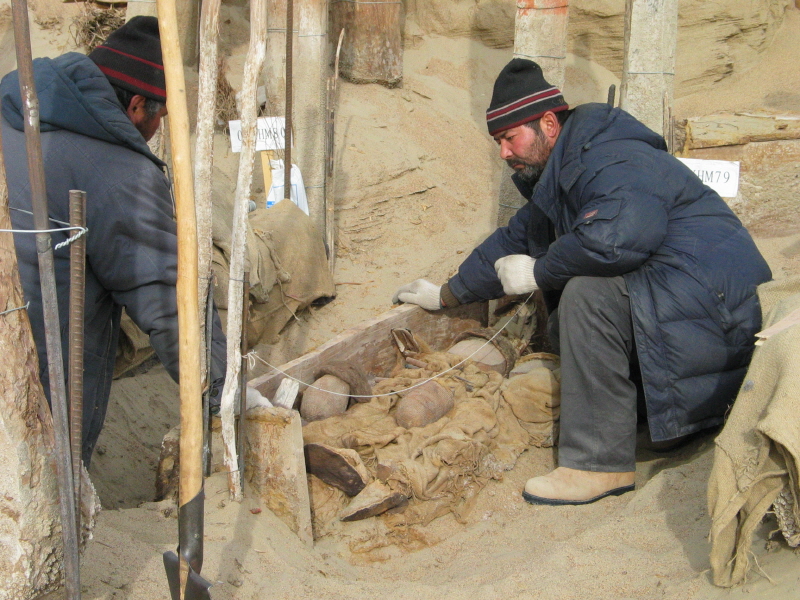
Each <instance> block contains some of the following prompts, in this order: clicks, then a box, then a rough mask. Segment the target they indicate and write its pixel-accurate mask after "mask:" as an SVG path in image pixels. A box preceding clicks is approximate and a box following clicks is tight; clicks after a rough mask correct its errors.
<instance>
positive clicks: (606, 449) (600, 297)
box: [548, 277, 638, 472]
mask: <svg viewBox="0 0 800 600" xmlns="http://www.w3.org/2000/svg"><path fill="white" fill-rule="evenodd" d="M548 333H549V335H550V341H551V343H552V345H553V348H554V349H555V350H556V352H558V353H559V354H560V356H561V433H560V436H559V441H558V464H559V466H562V467H569V468H572V469H580V470H582V471H602V472H626V471H634V470H635V469H636V416H637V401H636V398H637V393H636V385H635V383H634V382H633V380H632V377H631V372H632V370H636V371H638V363H636V361H635V358H636V350H635V345H634V340H633V324H632V322H631V306H630V299H629V297H628V288H627V286H626V285H625V280H624V279H623V278H622V277H575V278H573V279H571V280H570V281H569V282H568V283H567V285H566V287H565V288H564V292H563V294H562V296H561V301H560V302H559V305H558V309H557V310H556V311H554V312H553V313H551V314H550V318H549V321H548ZM632 362H634V365H633V366H632V364H631V363H632ZM636 374H638V373H636Z"/></svg>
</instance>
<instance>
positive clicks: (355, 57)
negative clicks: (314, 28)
mask: <svg viewBox="0 0 800 600" xmlns="http://www.w3.org/2000/svg"><path fill="white" fill-rule="evenodd" d="M403 15H404V13H403V3H402V2H400V1H399V0H371V1H369V2H368V1H366V0H365V1H363V2H361V1H359V0H347V1H344V2H336V3H334V4H333V5H332V8H331V30H332V31H335V32H336V35H338V32H339V31H341V30H342V28H344V29H346V30H347V42H346V43H345V45H344V46H343V47H342V57H341V61H342V62H341V73H342V77H344V78H345V79H347V80H349V81H352V82H354V83H380V84H381V85H385V86H387V87H395V86H397V85H400V82H401V81H402V79H403Z"/></svg>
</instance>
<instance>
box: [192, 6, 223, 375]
mask: <svg viewBox="0 0 800 600" xmlns="http://www.w3.org/2000/svg"><path fill="white" fill-rule="evenodd" d="M219 7H220V0H204V1H203V7H202V12H201V23H200V67H199V83H198V90H197V130H196V140H195V152H194V160H195V163H194V188H195V212H196V215H197V240H198V254H197V272H198V274H199V276H198V278H197V283H198V289H197V297H198V298H199V299H200V308H199V311H200V314H201V315H202V314H205V312H206V307H205V305H206V298H207V297H208V296H209V293H208V289H209V287H210V285H211V277H212V271H211V254H212V240H211V231H212V227H211V208H212V207H211V173H212V169H213V167H214V119H215V113H216V98H217V77H218V75H219V65H218V64H217V39H218V37H219ZM206 345H211V332H210V331H206V328H205V323H202V324H201V329H200V347H201V348H204V347H206ZM205 359H206V353H203V357H202V360H201V363H200V373H201V378H202V379H203V380H204V381H205V382H206V386H208V385H209V384H210V383H211V381H210V379H209V378H208V373H210V368H211V365H208V364H206V360H205Z"/></svg>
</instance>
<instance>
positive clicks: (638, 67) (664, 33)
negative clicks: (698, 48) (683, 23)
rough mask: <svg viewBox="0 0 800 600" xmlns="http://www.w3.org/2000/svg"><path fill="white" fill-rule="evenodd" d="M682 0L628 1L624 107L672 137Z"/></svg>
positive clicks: (658, 130)
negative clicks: (680, 2)
mask: <svg viewBox="0 0 800 600" xmlns="http://www.w3.org/2000/svg"><path fill="white" fill-rule="evenodd" d="M677 37H678V0H627V4H626V8H625V58H624V62H623V66H622V84H621V86H620V107H621V108H623V109H624V110H626V111H628V112H629V113H631V114H632V115H633V116H634V117H636V118H637V119H639V120H640V121H641V122H642V123H644V124H645V125H647V126H648V127H649V128H650V129H652V130H653V131H655V132H656V133H659V134H661V135H663V136H665V137H670V136H669V135H668V134H669V128H670V123H671V114H672V97H673V88H674V80H675V49H676V46H677Z"/></svg>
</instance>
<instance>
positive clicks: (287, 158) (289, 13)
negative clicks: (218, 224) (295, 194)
mask: <svg viewBox="0 0 800 600" xmlns="http://www.w3.org/2000/svg"><path fill="white" fill-rule="evenodd" d="M292 31H294V0H286V32H287V35H286V104H285V106H286V136H285V140H286V145H285V146H284V148H285V149H284V151H283V156H284V159H283V199H284V200H289V199H291V197H292V84H293V83H294V82H293V81H292V58H293V56H292V42H293V40H294V35H289V32H292Z"/></svg>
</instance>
